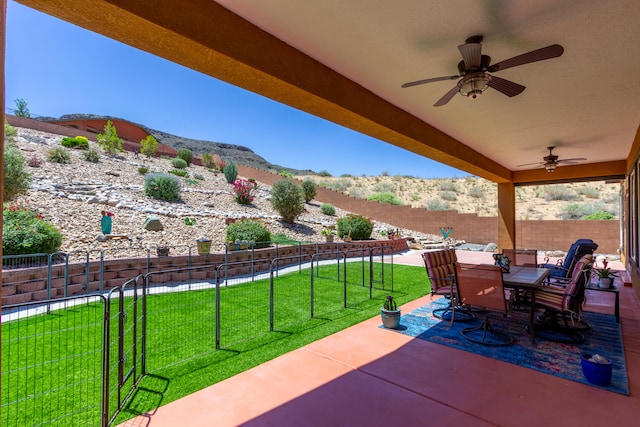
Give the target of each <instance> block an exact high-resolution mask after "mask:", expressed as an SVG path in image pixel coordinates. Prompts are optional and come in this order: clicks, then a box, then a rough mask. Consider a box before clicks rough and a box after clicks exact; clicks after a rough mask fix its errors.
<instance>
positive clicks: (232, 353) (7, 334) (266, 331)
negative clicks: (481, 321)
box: [0, 263, 430, 426]
mask: <svg viewBox="0 0 640 427" xmlns="http://www.w3.org/2000/svg"><path fill="white" fill-rule="evenodd" d="M357 265H358V267H357V268H351V267H349V269H348V272H347V282H348V286H347V300H348V304H347V308H344V307H343V295H344V289H343V286H342V284H341V283H339V282H336V279H337V277H338V275H337V274H338V272H337V270H336V266H335V265H334V266H324V267H320V269H318V270H317V271H316V275H315V276H314V298H313V301H314V317H313V318H310V309H311V298H310V297H309V270H302V271H301V272H294V273H289V274H286V275H280V276H279V277H277V278H276V281H275V285H274V288H275V291H274V307H275V316H274V319H273V322H274V328H273V331H270V328H269V280H268V279H267V280H257V281H247V282H243V283H239V284H236V285H234V286H228V287H221V289H220V301H221V304H220V314H221V325H220V331H221V342H220V347H221V348H220V349H215V289H213V288H211V289H201V290H191V291H189V292H174V293H165V294H151V295H148V296H147V302H146V303H147V319H146V320H147V375H146V376H145V377H144V378H143V379H142V381H141V383H140V385H139V387H138V388H137V389H136V391H135V393H134V395H133V398H132V399H131V400H130V401H129V403H128V404H127V405H126V407H125V408H124V410H123V411H122V413H121V414H120V416H119V417H118V419H117V421H116V423H119V422H122V421H124V420H126V419H128V418H132V417H134V416H136V415H138V414H141V413H144V412H147V411H151V410H153V409H154V408H156V407H157V406H159V405H164V404H166V403H169V402H171V401H174V400H176V399H179V398H181V397H184V396H186V395H188V394H191V393H193V392H195V391H197V390H200V389H202V388H205V387H207V386H209V385H212V384H215V383H216V382H218V381H221V380H224V379H226V378H229V377H231V376H233V375H235V374H238V373H240V372H243V371H245V370H248V369H250V368H252V367H254V366H257V365H259V364H261V363H264V362H266V361H268V360H271V359H273V358H275V357H277V356H280V355H282V354H284V353H287V352H289V351H291V350H294V349H297V348H300V347H302V346H304V345H306V344H308V343H310V342H313V341H315V340H318V339H320V338H323V337H325V336H328V335H331V334H333V333H335V332H337V331H340V330H342V329H345V328H347V327H349V326H352V325H355V324H357V323H359V322H361V321H363V320H366V319H369V318H371V317H373V316H375V315H377V314H379V309H380V306H381V305H382V302H383V301H384V299H385V297H386V296H387V295H388V294H393V295H394V297H395V298H396V300H397V301H398V306H400V305H401V304H403V303H405V302H408V301H411V300H414V299H416V298H418V297H420V296H423V295H426V294H427V293H428V292H429V290H430V289H429V285H428V281H427V280H425V279H426V275H425V273H424V268H423V267H412V266H403V265H394V266H393V287H394V290H393V292H391V291H390V290H389V289H390V286H391V283H390V282H391V280H390V278H391V274H390V269H391V266H390V265H385V266H384V268H385V273H384V274H385V280H386V281H385V288H386V290H382V289H374V290H373V292H372V298H371V299H369V286H368V284H367V285H366V286H362V282H363V274H362V269H361V268H360V264H357ZM364 266H365V268H364V277H365V282H366V283H368V274H369V264H368V263H364ZM380 269H381V264H375V268H374V270H375V272H374V277H380V276H381V274H380ZM376 286H377V287H381V284H379V283H378V284H374V288H375V287H376ZM124 303H125V305H130V304H131V303H132V298H124ZM114 311H115V310H114ZM102 314H103V309H102V304H100V303H90V304H86V305H82V306H78V307H74V308H73V309H67V310H64V311H60V312H56V313H53V312H52V314H48V315H39V316H34V317H31V318H27V319H24V320H19V321H14V322H8V323H6V324H3V325H2V338H3V341H4V340H5V339H6V340H12V339H14V337H15V338H17V337H21V336H34V337H35V336H37V337H42V336H46V337H48V338H47V340H46V343H47V345H46V346H40V347H42V348H38V351H37V352H34V349H33V346H32V347H31V348H29V346H28V345H25V344H24V343H20V345H19V346H14V348H17V350H14V351H12V350H11V348H12V346H11V344H10V343H9V345H6V344H5V343H4V342H3V346H2V353H3V354H2V361H3V364H2V368H3V378H2V400H3V401H2V404H3V408H2V419H1V420H0V421H2V425H7V426H9V425H33V424H38V423H39V422H41V421H42V420H44V419H56V418H63V419H65V420H66V422H70V421H73V423H72V424H87V425H92V424H95V421H93V420H96V419H99V414H100V386H99V382H100V363H101V358H102V350H101V334H102V323H101V316H102ZM111 315H112V316H113V315H114V314H113V313H112V314H111ZM87 319H91V320H90V321H87ZM126 322H129V323H125V328H126V329H127V331H128V333H127V336H126V338H125V341H126V342H127V343H129V344H130V343H132V342H133V334H132V330H131V321H130V319H128V320H127V321H126ZM112 324H114V325H117V322H116V321H112ZM115 329H116V328H115V327H112V330H111V332H110V336H111V339H112V340H114V339H115V338H116V337H117V331H116V330H115ZM137 339H138V342H139V340H140V337H139V336H138V337H137ZM61 348H62V349H64V352H65V353H71V354H73V355H74V356H72V357H65V358H64V359H62V360H57V361H56V362H55V363H44V364H43V363H39V362H38V358H39V357H42V359H44V360H49V358H51V359H54V360H55V359H56V357H55V354H51V355H49V354H44V353H46V352H51V353H56V352H58V351H60V349H61ZM5 349H6V351H5ZM116 349H117V347H116V345H115V343H113V345H112V346H111V348H110V350H109V352H108V353H109V357H110V358H111V360H112V362H111V363H110V366H111V367H112V368H111V369H110V372H109V374H108V376H109V378H110V383H111V384H115V381H116V379H117V375H118V372H117V369H115V363H114V362H115V361H116V360H117V358H118V355H117V352H116ZM31 353H33V354H31ZM29 354H31V356H29ZM137 358H138V360H141V356H140V355H138V357H137ZM132 366H133V355H132V354H125V367H126V369H125V371H126V370H127V369H129V368H130V367H132ZM5 372H9V373H10V374H8V375H11V376H6V377H5ZM96 372H97V373H96ZM138 373H139V370H138ZM64 375H73V384H74V386H72V387H68V388H66V387H65V388H61V389H58V387H57V383H58V382H60V383H65V382H66V381H67V379H66V378H63V376H64ZM58 379H60V380H59V381H58ZM132 381H133V380H129V382H128V386H129V388H130V386H131V384H132ZM96 383H97V384H96ZM19 384H23V385H24V384H30V385H29V390H28V391H27V394H29V395H38V394H45V395H46V394H47V393H50V396H49V397H48V400H50V401H51V402H53V403H51V402H49V405H44V406H42V405H38V404H37V403H33V404H31V405H32V406H33V407H26V408H25V405H27V406H28V403H22V404H21V406H19V407H18V405H10V406H5V405H6V403H7V402H13V401H15V400H17V399H21V398H23V397H24V396H22V395H21V394H22V393H24V392H25V391H24V390H23V387H21V386H19ZM127 390H128V389H127V388H125V389H124V391H123V393H126V392H127ZM45 400H46V399H45ZM33 401H34V402H35V400H33ZM26 402H31V400H27V401H26ZM65 402H74V404H75V406H74V408H75V409H76V410H77V405H78V402H85V403H84V404H85V408H86V409H85V410H84V411H83V412H80V413H75V414H74V413H72V411H71V410H70V409H69V408H66V407H65ZM109 405H110V407H111V408H112V409H111V410H110V411H109V412H110V413H113V408H115V407H116V405H117V394H116V393H115V387H114V386H113V385H112V386H111V390H110V397H109ZM41 406H42V407H41ZM65 408H66V409H65ZM25 409H26V410H25ZM96 416H97V417H98V418H96ZM89 420H91V421H89ZM14 423H15V424H14Z"/></svg>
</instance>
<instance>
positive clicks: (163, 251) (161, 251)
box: [156, 242, 169, 256]
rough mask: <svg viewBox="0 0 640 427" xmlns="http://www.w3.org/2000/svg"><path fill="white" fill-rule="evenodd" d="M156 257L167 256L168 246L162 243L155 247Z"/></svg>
mask: <svg viewBox="0 0 640 427" xmlns="http://www.w3.org/2000/svg"><path fill="white" fill-rule="evenodd" d="M156 255H157V256H169V246H168V245H167V244H166V243H165V242H162V243H160V244H159V245H158V246H157V247H156Z"/></svg>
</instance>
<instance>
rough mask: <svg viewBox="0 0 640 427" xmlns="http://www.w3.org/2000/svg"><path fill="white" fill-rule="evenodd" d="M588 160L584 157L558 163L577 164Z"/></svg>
mask: <svg viewBox="0 0 640 427" xmlns="http://www.w3.org/2000/svg"><path fill="white" fill-rule="evenodd" d="M583 160H587V159H585V158H584V157H575V158H573V159H560V160H558V163H577V162H579V161H583Z"/></svg>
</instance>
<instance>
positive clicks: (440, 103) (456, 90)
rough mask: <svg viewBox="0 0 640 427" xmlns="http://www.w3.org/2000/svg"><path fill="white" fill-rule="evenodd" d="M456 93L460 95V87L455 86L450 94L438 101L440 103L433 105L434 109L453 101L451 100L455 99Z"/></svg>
mask: <svg viewBox="0 0 640 427" xmlns="http://www.w3.org/2000/svg"><path fill="white" fill-rule="evenodd" d="M456 93H458V86H454V87H453V88H452V89H451V90H450V91H449V92H447V93H445V94H444V96H443V97H442V98H440V99H439V100H438V102H436V103H435V104H433V106H434V107H441V106H443V105H444V104H446V103H447V102H449V101H451V98H453V97H454V96H455V95H456Z"/></svg>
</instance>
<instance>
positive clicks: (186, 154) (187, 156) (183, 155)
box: [178, 148, 193, 166]
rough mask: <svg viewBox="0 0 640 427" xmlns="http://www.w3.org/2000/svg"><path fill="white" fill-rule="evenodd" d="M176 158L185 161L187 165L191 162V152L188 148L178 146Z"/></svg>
mask: <svg viewBox="0 0 640 427" xmlns="http://www.w3.org/2000/svg"><path fill="white" fill-rule="evenodd" d="M178 158H180V159H182V160H184V161H185V163H186V164H187V166H189V165H190V164H191V163H193V152H192V151H191V150H189V149H188V148H178Z"/></svg>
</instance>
